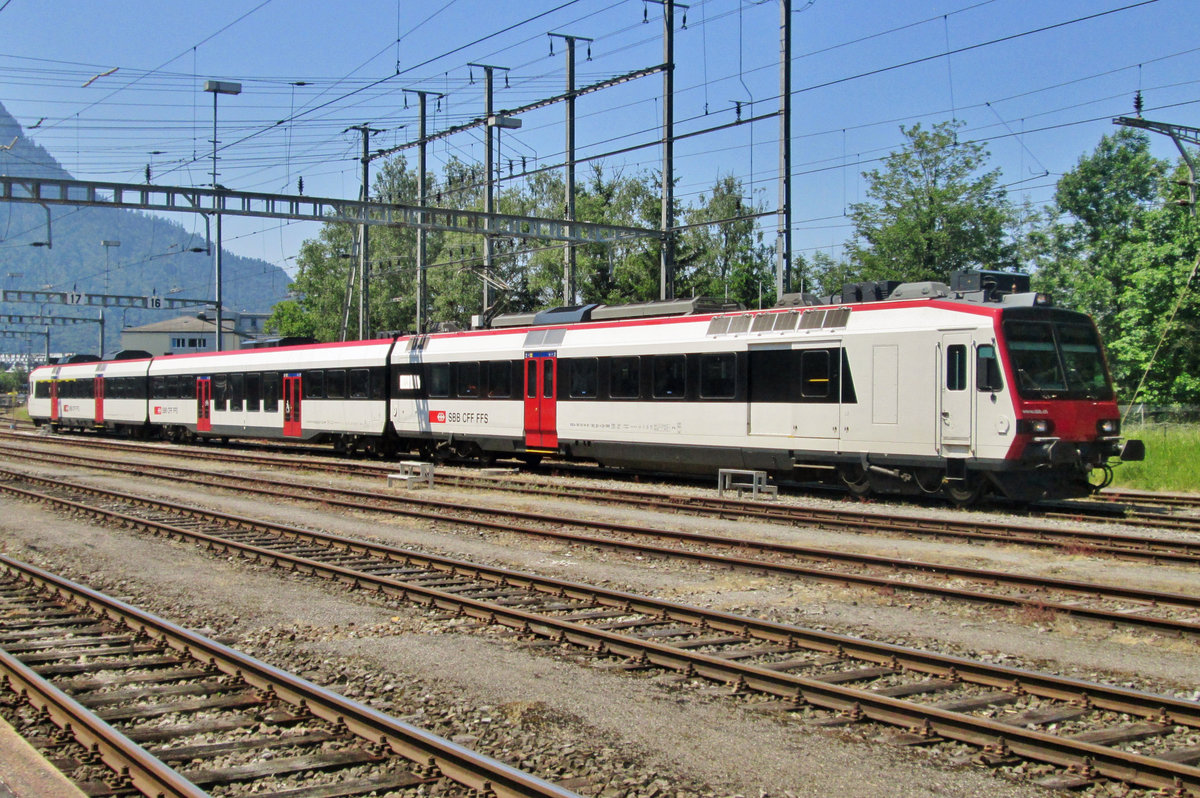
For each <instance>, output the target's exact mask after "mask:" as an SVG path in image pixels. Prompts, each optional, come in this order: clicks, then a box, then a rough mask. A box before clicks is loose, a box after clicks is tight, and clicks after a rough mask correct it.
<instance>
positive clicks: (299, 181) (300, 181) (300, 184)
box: [296, 176, 304, 194]
mask: <svg viewBox="0 0 1200 798" xmlns="http://www.w3.org/2000/svg"><path fill="white" fill-rule="evenodd" d="M296 193H297V194H303V193H304V177H303V176H301V177H298V178H296Z"/></svg>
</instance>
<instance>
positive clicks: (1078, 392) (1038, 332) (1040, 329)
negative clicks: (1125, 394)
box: [1004, 320, 1113, 400]
mask: <svg viewBox="0 0 1200 798" xmlns="http://www.w3.org/2000/svg"><path fill="white" fill-rule="evenodd" d="M1004 333H1005V336H1006V338H1007V339H1008V354H1009V357H1010V358H1011V360H1012V367H1013V372H1014V373H1015V374H1016V377H1017V391H1018V392H1019V393H1020V394H1021V396H1023V397H1025V398H1026V399H1099V400H1108V399H1112V397H1113V391H1112V383H1111V382H1110V381H1109V378H1108V371H1107V369H1106V368H1105V366H1104V355H1103V353H1102V351H1101V349H1100V339H1099V338H1098V337H1097V336H1096V330H1095V329H1094V328H1093V327H1092V326H1091V325H1090V324H1078V323H1071V322H1063V321H1055V322H1050V321H1023V320H1009V321H1005V322H1004Z"/></svg>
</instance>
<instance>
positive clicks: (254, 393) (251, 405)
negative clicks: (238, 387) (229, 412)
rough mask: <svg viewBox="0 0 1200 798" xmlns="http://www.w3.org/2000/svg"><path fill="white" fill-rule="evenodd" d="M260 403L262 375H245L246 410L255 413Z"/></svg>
mask: <svg viewBox="0 0 1200 798" xmlns="http://www.w3.org/2000/svg"><path fill="white" fill-rule="evenodd" d="M261 403H262V375H261V374H247V375H246V412H248V413H257V412H258V408H259V407H260V406H261Z"/></svg>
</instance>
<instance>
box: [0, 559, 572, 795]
mask: <svg viewBox="0 0 1200 798" xmlns="http://www.w3.org/2000/svg"><path fill="white" fill-rule="evenodd" d="M0 568H3V569H5V570H6V571H7V572H8V573H10V574H12V575H14V576H17V577H18V578H20V579H21V580H23V581H26V582H29V583H31V584H37V585H40V586H43V587H45V588H47V589H50V590H52V591H54V592H55V593H56V594H58V595H60V596H63V597H66V598H69V599H70V600H71V601H73V602H76V603H78V604H82V605H86V606H88V607H90V608H92V609H93V610H94V611H96V612H97V613H99V614H102V615H104V616H105V617H107V618H108V619H109V620H112V621H116V622H119V623H122V624H124V625H125V626H127V627H129V628H130V629H132V630H134V631H135V632H140V633H143V634H145V635H147V636H148V637H150V638H152V639H154V640H158V641H161V642H162V643H164V644H165V645H167V646H169V647H170V648H172V649H174V650H176V651H179V652H181V653H183V654H186V655H187V656H190V657H193V658H195V659H197V660H200V661H203V662H205V663H207V664H210V665H212V666H214V667H216V668H217V669H219V670H220V671H222V672H223V673H226V674H229V675H231V676H236V677H238V678H240V679H243V680H245V681H246V682H248V683H249V684H251V685H252V686H254V687H257V688H259V689H262V690H270V691H271V692H272V694H273V695H274V696H276V697H277V698H280V699H281V700H283V701H285V702H287V703H290V704H292V705H294V706H302V707H304V708H305V709H307V710H308V711H309V712H311V713H312V714H314V715H316V716H317V717H319V718H322V719H323V720H326V721H329V722H332V723H344V724H345V725H346V726H347V727H348V728H349V729H350V730H351V731H353V732H354V733H355V734H357V735H358V736H360V737H362V738H364V739H365V740H367V741H369V742H371V743H385V744H386V745H388V746H389V747H390V748H391V750H392V751H393V752H394V753H396V754H398V755H400V756H403V757H405V758H406V759H409V760H411V761H413V762H415V763H418V764H419V765H421V766H428V765H433V766H435V767H436V768H437V770H438V771H439V772H440V773H441V774H442V775H445V776H447V777H449V778H450V779H452V780H453V781H456V782H458V783H459V784H462V785H464V786H467V787H469V788H471V789H474V790H479V791H480V792H481V793H484V794H486V793H487V792H488V790H489V789H491V790H493V791H494V793H495V794H496V795H498V796H510V797H511V798H534V797H535V796H536V797H540V798H572V797H574V798H578V796H577V795H576V793H574V792H572V791H570V790H566V789H563V788H561V787H558V786H556V785H554V784H551V783H549V782H547V781H544V780H542V779H539V778H537V777H536V776H532V775H529V774H527V773H524V772H522V771H520V770H517V769H516V768H513V767H510V766H509V765H505V764H504V763H502V762H499V761H497V760H495V759H492V758H491V757H487V756H484V755H482V754H479V753H476V752H474V751H472V750H470V749H468V748H464V747H463V746H461V745H458V744H457V743H453V742H450V741H449V740H446V739H444V738H442V737H439V736H437V735H435V734H432V733H430V732H428V731H425V730H424V729H420V728H418V727H416V726H412V725H410V724H408V723H405V722H403V721H401V720H398V719H396V718H393V717H390V716H388V715H386V714H384V713H382V712H379V711H377V710H374V709H371V708H370V707H367V706H364V705H363V704H360V703H358V702H356V701H352V700H350V699H348V698H345V697H344V696H341V695H339V694H337V693H335V692H332V691H330V690H327V689H325V688H323V687H320V686H318V685H316V684H313V683H312V682H310V681H308V680H306V679H302V678H300V677H299V676H295V675H294V674H291V673H288V672H287V671H283V670H280V669H279V668H276V667H274V666H271V665H268V664H266V663H265V662H262V661H261V660H258V659H255V658H254V657H250V656H248V655H246V654H243V653H241V652H239V651H236V650H234V649H232V648H229V647H228V646H225V645H222V644H220V643H218V642H216V641H214V640H210V639H208V638H206V637H204V636H202V635H199V634H197V633H195V632H192V631H191V630H189V629H186V628H184V627H181V626H178V625H176V624H173V623H171V622H170V621H167V620H165V619H163V618H159V617H157V616H154V615H152V614H150V613H148V612H145V611H143V610H139V609H137V608H136V607H133V606H130V605H129V604H126V603H124V602H122V601H119V600H117V599H114V598H110V597H109V596H105V595H104V594H102V593H99V592H97V591H95V590H92V589H91V588H88V587H85V586H83V585H80V584H77V583H75V582H71V581H70V580H67V579H64V578H62V577H60V576H57V575H55V574H52V573H50V572H48V571H45V570H43V569H41V568H38V567H36V566H33V565H29V564H27V563H23V562H20V561H18V560H15V559H13V558H11V557H9V556H7V555H3V554H0ZM0 654H3V660H4V663H5V667H6V668H8V667H10V665H9V662H8V660H13V659H14V658H12V657H11V656H9V655H7V654H4V652H3V651H0ZM16 665H17V666H20V667H22V668H24V666H22V665H21V663H20V662H19V661H17V662H16ZM25 670H28V669H25ZM29 673H30V674H32V671H30V672H29ZM32 676H33V678H34V679H36V680H39V681H41V677H39V676H37V675H36V674H32ZM46 686H47V687H49V690H50V691H53V693H57V695H56V696H55V697H54V704H55V708H52V709H51V712H52V715H53V714H54V713H56V712H66V711H67V710H61V709H57V707H58V706H61V705H62V703H63V702H62V700H61V699H66V702H68V703H69V704H70V705H74V707H75V708H77V710H76V711H73V712H72V714H70V715H67V716H65V722H68V723H71V724H72V729H73V730H74V728H75V726H74V724H76V723H80V724H82V723H87V722H88V721H87V716H90V715H91V713H90V712H88V710H86V709H84V708H83V707H82V706H80V705H78V704H77V703H76V702H74V701H73V700H72V699H71V698H70V697H69V696H67V695H66V694H65V693H62V692H61V691H59V690H58V689H57V688H55V687H54V686H53V685H49V684H48V683H47V685H46ZM46 701H47V702H49V701H50V698H47V699H46ZM97 723H99V724H102V725H103V726H104V727H106V728H107V732H108V733H111V734H112V735H115V736H116V737H119V738H121V739H123V740H125V742H127V743H128V744H129V745H130V746H133V747H134V748H135V749H136V750H137V751H138V752H140V755H141V757H143V758H144V759H143V760H141V761H136V760H135V761H134V762H133V763H132V764H135V765H137V766H139V767H144V768H146V769H148V770H152V771H154V770H157V771H166V773H167V774H168V775H171V776H174V778H175V779H176V781H175V782H170V781H167V780H165V779H164V781H163V784H164V786H162V787H158V786H157V782H155V783H154V785H155V789H153V790H148V791H147V790H144V791H145V792H147V794H149V795H153V794H156V793H159V792H166V791H167V790H170V791H169V792H166V794H168V795H180V796H189V797H190V796H203V795H207V793H205V792H204V791H202V790H199V789H198V788H196V787H195V786H193V785H191V784H190V783H189V782H187V781H186V780H185V779H183V777H182V776H179V774H177V773H175V772H174V771H172V770H170V768H167V767H166V766H165V765H163V764H162V763H160V762H158V760H157V759H155V758H154V757H152V756H151V755H150V754H148V753H146V752H145V750H143V749H142V748H141V747H140V746H137V745H136V744H134V743H132V742H129V741H128V740H127V739H126V738H124V735H121V734H120V733H119V732H117V731H116V730H115V729H112V728H111V727H109V726H108V725H107V724H104V723H103V721H97ZM59 725H60V726H61V725H62V724H61V723H60V724H59ZM82 728H88V727H86V726H84V727H82ZM76 737H77V739H78V738H79V734H78V733H77V734H76ZM80 742H82V743H84V745H87V746H88V747H91V743H92V742H96V743H97V744H102V745H103V744H106V743H105V742H103V741H101V740H99V739H96V740H92V739H91V736H88V737H85V738H84V739H81V740H80ZM106 761H107V760H106ZM117 763H118V765H124V764H126V763H125V762H124V761H122V760H117ZM154 763H157V768H154V767H153V766H154ZM110 766H112V765H111V764H110ZM114 770H116V771H117V772H118V773H119V772H121V767H120V766H117V767H114ZM175 785H178V786H175ZM139 788H140V785H139Z"/></svg>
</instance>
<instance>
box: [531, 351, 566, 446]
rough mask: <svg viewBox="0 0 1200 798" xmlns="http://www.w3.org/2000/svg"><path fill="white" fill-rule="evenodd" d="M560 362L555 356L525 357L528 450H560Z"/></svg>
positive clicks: (549, 354) (544, 353)
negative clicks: (557, 386) (558, 363)
mask: <svg viewBox="0 0 1200 798" xmlns="http://www.w3.org/2000/svg"><path fill="white" fill-rule="evenodd" d="M557 362H558V361H557V359H556V357H555V353H554V352H530V353H528V354H527V355H526V356H525V448H526V449H535V450H536V449H543V450H555V449H557V448H558V407H557V404H556V400H555V396H556V393H555V383H556V382H557V381H558V366H557Z"/></svg>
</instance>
